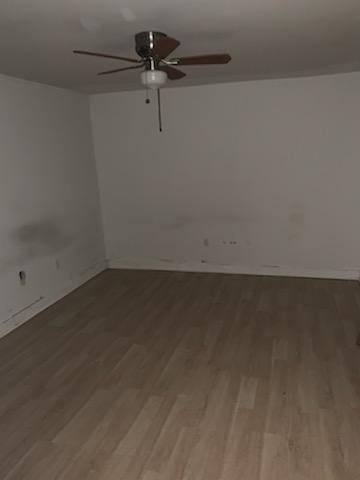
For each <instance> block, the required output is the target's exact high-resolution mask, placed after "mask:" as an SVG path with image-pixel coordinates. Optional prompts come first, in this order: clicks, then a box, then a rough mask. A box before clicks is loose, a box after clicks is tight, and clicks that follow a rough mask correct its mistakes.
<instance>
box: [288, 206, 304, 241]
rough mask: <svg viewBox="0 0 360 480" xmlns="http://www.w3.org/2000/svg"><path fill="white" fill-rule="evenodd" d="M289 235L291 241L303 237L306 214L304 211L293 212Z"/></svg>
mask: <svg viewBox="0 0 360 480" xmlns="http://www.w3.org/2000/svg"><path fill="white" fill-rule="evenodd" d="M288 221H289V233H288V239H289V240H296V239H298V238H300V237H301V235H302V233H303V230H304V225H305V214H304V212H303V211H301V210H298V211H294V212H292V213H291V214H290V215H289V217H288Z"/></svg>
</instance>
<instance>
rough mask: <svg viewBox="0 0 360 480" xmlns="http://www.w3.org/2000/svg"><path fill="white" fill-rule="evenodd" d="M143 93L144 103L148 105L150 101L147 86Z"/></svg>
mask: <svg viewBox="0 0 360 480" xmlns="http://www.w3.org/2000/svg"><path fill="white" fill-rule="evenodd" d="M145 95H146V98H145V103H146V104H147V105H148V104H149V103H150V98H149V89H148V88H147V89H146V90H145Z"/></svg>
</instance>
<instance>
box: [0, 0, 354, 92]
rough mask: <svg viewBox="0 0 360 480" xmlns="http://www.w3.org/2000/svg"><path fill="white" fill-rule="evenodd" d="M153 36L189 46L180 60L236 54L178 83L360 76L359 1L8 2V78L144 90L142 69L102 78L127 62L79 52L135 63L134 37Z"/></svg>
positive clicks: (0, 13) (4, 55)
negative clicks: (75, 51)
mask: <svg viewBox="0 0 360 480" xmlns="http://www.w3.org/2000/svg"><path fill="white" fill-rule="evenodd" d="M150 29H152V30H159V31H163V32H164V33H167V34H168V35H170V36H173V37H175V38H177V39H178V40H180V41H181V46H180V47H179V48H178V49H177V50H176V56H181V55H196V54H201V53H217V52H219V53H222V52H229V53H230V54H231V55H232V58H233V60H232V62H231V63H229V64H228V65H224V66H211V67H210V66H207V67H194V66H193V67H182V69H183V70H184V71H186V73H187V74H188V75H187V77H185V79H183V80H179V81H176V85H187V84H201V83H216V82H224V81H234V80H248V79H256V78H274V77H287V76H301V75H314V74H324V73H333V72H348V71H354V70H360V1H359V0H125V1H123V0H1V2H0V72H1V73H4V74H7V75H12V76H15V77H21V78H25V79H30V80H35V81H39V82H42V83H48V84H52V85H58V86H63V87H70V88H74V89H77V90H81V91H85V92H102V91H115V90H126V89H133V88H139V83H140V82H139V73H138V72H137V71H130V72H125V73H120V74H116V75H113V76H109V77H96V72H98V71H101V70H106V69H111V68H117V67H119V68H120V67H121V66H127V64H125V63H124V64H123V63H122V62H117V61H116V60H109V59H101V58H94V57H84V56H75V55H73V54H72V49H74V48H77V49H87V50H95V51H100V52H107V53H115V54H123V55H125V56H129V55H131V56H132V55H133V54H134V50H133V48H134V39H133V35H134V34H135V33H136V32H139V31H141V30H150ZM172 84H175V82H173V83H172Z"/></svg>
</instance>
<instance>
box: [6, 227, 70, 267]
mask: <svg viewBox="0 0 360 480" xmlns="http://www.w3.org/2000/svg"><path fill="white" fill-rule="evenodd" d="M8 241H9V242H10V249H9V252H11V254H10V255H9V258H2V259H0V271H4V270H7V269H9V268H10V267H12V266H14V265H21V264H23V263H26V262H28V261H30V260H33V259H35V258H42V257H46V256H50V255H53V254H55V253H58V252H59V251H61V250H65V249H66V248H67V247H68V246H69V245H70V243H71V242H70V238H69V237H68V236H67V235H66V233H65V232H64V229H63V227H62V225H61V222H60V221H59V220H57V219H54V218H44V219H41V220H37V221H34V222H31V223H27V224H24V225H21V226H19V227H17V228H16V229H14V230H13V231H11V232H10V234H9V238H8Z"/></svg>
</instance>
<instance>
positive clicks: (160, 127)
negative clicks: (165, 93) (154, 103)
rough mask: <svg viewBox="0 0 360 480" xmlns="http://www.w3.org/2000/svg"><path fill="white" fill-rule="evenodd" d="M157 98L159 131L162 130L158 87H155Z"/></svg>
mask: <svg viewBox="0 0 360 480" xmlns="http://www.w3.org/2000/svg"><path fill="white" fill-rule="evenodd" d="M157 100H158V115H159V132H162V119H161V102H160V88H158V89H157Z"/></svg>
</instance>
